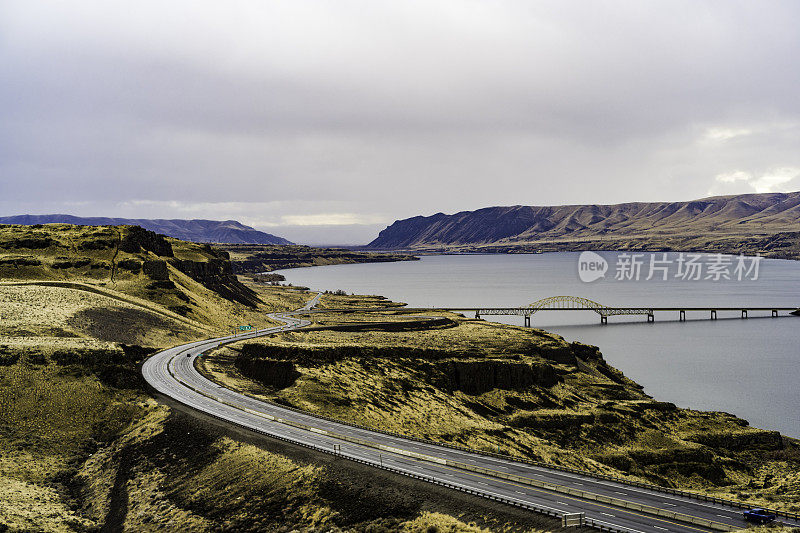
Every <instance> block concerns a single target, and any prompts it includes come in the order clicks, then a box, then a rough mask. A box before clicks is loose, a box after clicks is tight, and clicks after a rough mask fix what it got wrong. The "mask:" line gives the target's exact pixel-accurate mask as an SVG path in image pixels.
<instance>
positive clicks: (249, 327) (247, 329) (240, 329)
mask: <svg viewBox="0 0 800 533" xmlns="http://www.w3.org/2000/svg"><path fill="white" fill-rule="evenodd" d="M251 329H253V326H239V331H250V330H251Z"/></svg>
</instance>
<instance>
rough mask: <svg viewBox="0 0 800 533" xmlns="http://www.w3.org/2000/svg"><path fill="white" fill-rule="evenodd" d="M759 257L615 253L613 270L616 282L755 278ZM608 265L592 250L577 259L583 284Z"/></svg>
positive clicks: (750, 279)
mask: <svg viewBox="0 0 800 533" xmlns="http://www.w3.org/2000/svg"><path fill="white" fill-rule="evenodd" d="M762 259H763V258H762V257H761V256H760V255H756V256H745V255H738V256H731V255H724V254H699V253H684V252H681V253H678V254H672V255H670V254H667V253H658V254H645V253H628V252H623V253H620V254H617V258H616V263H615V264H614V269H613V271H614V280H616V281H651V280H659V281H668V280H670V279H674V280H681V281H701V280H707V281H744V280H749V281H756V280H758V276H759V270H760V265H761V260H762ZM609 267H610V265H609V264H608V260H607V259H605V258H604V257H603V256H601V255H599V254H597V253H595V252H583V253H581V255H580V257H579V259H578V275H579V277H580V279H581V281H584V282H586V283H591V282H592V281H596V280H598V279H600V278H604V277H605V274H606V272H607V271H608V270H609V269H610V268H609Z"/></svg>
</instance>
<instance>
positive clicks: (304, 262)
mask: <svg viewBox="0 0 800 533" xmlns="http://www.w3.org/2000/svg"><path fill="white" fill-rule="evenodd" d="M222 247H223V248H224V249H225V250H227V251H228V252H230V255H231V261H232V262H233V267H234V269H235V270H236V272H237V273H238V274H246V273H261V272H268V271H270V270H279V269H283V268H297V267H306V266H321V265H339V264H346V263H385V262H389V261H412V260H415V259H419V258H418V257H414V256H413V255H408V254H401V253H382V252H362V251H356V250H347V249H344V248H314V247H312V246H299V245H262V244H230V245H224V246H222ZM276 281H280V280H276Z"/></svg>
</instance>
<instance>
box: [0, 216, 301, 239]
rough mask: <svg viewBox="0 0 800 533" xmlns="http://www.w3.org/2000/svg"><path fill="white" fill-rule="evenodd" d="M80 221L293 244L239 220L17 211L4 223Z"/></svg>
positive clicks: (197, 236)
mask: <svg viewBox="0 0 800 533" xmlns="http://www.w3.org/2000/svg"><path fill="white" fill-rule="evenodd" d="M57 223H61V224H79V225H83V226H123V225H128V224H130V225H135V226H141V227H143V228H144V229H148V230H150V231H154V232H156V233H160V234H162V235H167V236H169V237H175V238H176V239H181V240H184V241H192V242H211V243H224V244H292V243H291V242H289V241H287V240H286V239H284V238H281V237H276V236H275V235H271V234H269V233H264V232H263V231H258V230H257V229H254V228H251V227H250V226H245V225H244V224H241V223H239V222H237V221H235V220H223V221H219V220H181V219H175V220H163V219H152V220H151V219H146V218H108V217H76V216H73V215H15V216H9V217H0V224H24V225H33V224H57Z"/></svg>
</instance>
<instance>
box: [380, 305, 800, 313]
mask: <svg viewBox="0 0 800 533" xmlns="http://www.w3.org/2000/svg"><path fill="white" fill-rule="evenodd" d="M395 309H397V310H398V311H401V310H402V311H414V312H422V311H489V312H491V311H508V310H519V311H534V309H532V308H529V307H397V308H395ZM597 309H603V310H608V311H623V310H628V309H647V310H649V311H687V312H688V311H795V310H797V309H798V307H751V306H747V305H743V306H740V307H642V306H630V307H605V306H603V307H598V308H597ZM535 311H536V312H539V311H594V308H589V307H559V308H555V307H553V308H547V307H543V308H539V309H535Z"/></svg>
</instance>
